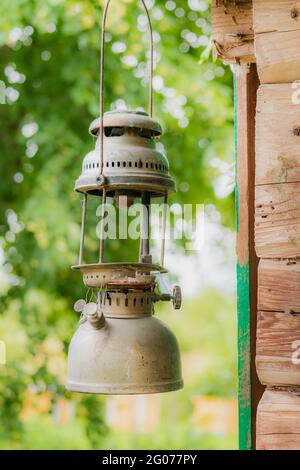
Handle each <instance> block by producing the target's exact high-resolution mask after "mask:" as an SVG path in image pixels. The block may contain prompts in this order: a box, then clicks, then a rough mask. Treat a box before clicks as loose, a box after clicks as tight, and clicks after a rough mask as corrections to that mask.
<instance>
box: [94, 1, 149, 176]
mask: <svg viewBox="0 0 300 470" xmlns="http://www.w3.org/2000/svg"><path fill="white" fill-rule="evenodd" d="M140 1H141V3H142V5H143V7H144V9H145V13H146V16H147V20H148V27H149V36H150V61H149V115H150V116H151V117H152V114H153V64H154V42H153V29H152V24H151V18H150V14H149V10H148V8H147V5H146V3H145V0H140ZM110 3H111V0H107V2H106V5H105V8H104V12H103V17H102V31H101V50H100V129H99V134H100V166H99V168H100V176H102V174H103V140H104V128H103V116H104V66H105V33H106V20H107V14H108V9H109V6H110ZM99 181H102V183H104V179H103V178H100V180H99Z"/></svg>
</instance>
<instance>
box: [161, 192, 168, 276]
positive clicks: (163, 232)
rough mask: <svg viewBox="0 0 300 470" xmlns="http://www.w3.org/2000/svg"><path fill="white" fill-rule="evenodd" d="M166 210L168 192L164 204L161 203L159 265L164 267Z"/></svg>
mask: <svg viewBox="0 0 300 470" xmlns="http://www.w3.org/2000/svg"><path fill="white" fill-rule="evenodd" d="M167 210H168V193H165V195H164V205H163V220H162V238H161V252H160V265H161V266H162V267H164V264H165V249H166V227H167Z"/></svg>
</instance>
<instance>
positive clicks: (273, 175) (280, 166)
mask: <svg viewBox="0 0 300 470" xmlns="http://www.w3.org/2000/svg"><path fill="white" fill-rule="evenodd" d="M299 90H300V88H299ZM298 95H299V97H298ZM298 98H299V104H297V103H298ZM255 141H256V143H255V146H256V175H255V184H256V185H259V184H269V183H286V182H295V181H300V151H299V146H300V94H299V92H298V91H297V89H295V88H292V84H278V85H262V86H260V87H259V90H258V93H257V110H256V130H255Z"/></svg>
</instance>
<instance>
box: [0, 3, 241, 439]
mask: <svg viewBox="0 0 300 470" xmlns="http://www.w3.org/2000/svg"><path fill="white" fill-rule="evenodd" d="M103 3H104V2H103V1H99V2H98V1H96V0H81V1H79V0H45V1H43V2H41V1H39V0H14V1H13V2H12V1H9V0H2V1H1V3H0V80H3V81H4V82H5V84H6V86H7V104H6V105H0V123H1V125H0V155H1V159H0V174H1V186H0V195H1V197H0V240H1V247H2V250H3V252H4V253H5V258H4V262H3V270H4V272H5V273H6V279H7V280H8V284H7V289H6V291H4V287H3V288H2V291H3V295H2V297H1V298H0V301H1V316H0V338H1V339H4V340H5V341H6V343H7V345H8V352H7V358H8V364H7V367H5V368H3V367H1V369H0V373H1V393H0V410H1V411H0V413H1V425H0V426H1V429H0V435H5V436H6V438H8V437H9V438H11V439H14V440H17V439H18V436H20V435H21V433H22V419H21V417H20V410H21V404H22V402H23V400H24V394H26V390H27V389H28V387H29V386H32V385H33V384H34V385H35V386H36V387H38V388H39V390H44V389H47V388H49V387H50V388H51V387H52V389H53V390H55V391H56V393H57V394H58V395H59V394H60V393H61V394H64V395H65V390H64V374H65V370H64V366H65V358H66V351H67V345H68V342H69V340H70V337H71V334H72V331H73V330H74V329H75V327H76V322H77V318H76V316H75V315H74V313H73V312H72V308H71V307H72V303H73V301H74V300H75V299H76V298H78V297H79V296H81V295H82V293H83V288H82V285H81V281H80V278H79V276H78V275H77V274H76V273H74V272H72V271H71V270H70V269H69V266H70V265H71V264H74V262H75V260H76V253H77V248H78V242H79V223H80V201H79V198H78V195H76V194H73V183H74V180H75V179H76V178H77V176H78V175H79V173H80V170H81V161H82V158H83V156H84V155H85V153H87V152H88V151H89V150H91V148H92V146H93V142H92V140H91V138H90V137H89V136H88V133H87V129H88V126H89V124H90V122H91V121H92V119H94V118H95V117H96V116H97V115H98V103H99V44H100V22H101V11H102V7H103ZM147 4H148V6H149V8H150V14H151V16H152V19H153V28H154V32H155V34H154V38H155V70H154V89H155V96H154V116H155V117H156V118H157V119H158V120H159V121H160V122H162V123H163V126H164V129H165V134H164V136H163V139H162V142H163V145H164V146H165V148H166V149H167V152H168V155H169V160H170V165H171V168H172V173H173V174H174V176H175V178H176V181H177V184H178V187H179V189H180V188H181V187H182V188H183V187H184V191H181V190H179V192H178V193H177V194H176V196H174V200H176V201H178V202H188V203H191V202H193V203H206V204H214V205H215V206H216V208H217V209H218V210H219V211H220V212H221V214H222V218H223V223H224V224H226V225H229V226H231V225H232V224H233V217H232V214H233V196H232V195H230V196H229V197H226V198H225V197H224V198H218V197H217V195H216V193H215V190H214V182H215V181H216V179H217V178H218V177H220V175H221V174H222V172H223V171H224V168H225V169H226V168H227V167H229V165H230V163H231V161H232V151H233V149H232V147H233V145H232V140H233V139H232V126H233V110H232V108H233V106H232V100H233V96H232V76H231V73H230V71H229V70H228V69H226V68H224V67H223V66H222V64H220V63H218V62H213V61H211V60H209V55H208V54H206V55H207V57H206V60H204V59H205V58H204V59H203V51H207V47H208V45H209V35H210V26H209V22H210V14H209V9H208V8H205V2H195V1H193V2H191V1H188V2H184V5H182V2H180V3H179V2H177V5H176V3H175V2H173V1H163V0H155V1H154V0H148V1H147ZM200 4H201V5H200ZM199 5H200V6H199ZM208 6H209V5H208ZM106 40H107V42H106V54H107V59H106V70H105V103H106V109H109V108H110V106H113V107H115V106H117V104H118V103H119V101H118V100H123V101H124V102H125V104H126V105H127V106H128V107H137V106H138V107H141V106H144V107H145V105H146V102H147V86H146V85H147V80H146V71H147V70H146V69H147V60H146V56H147V49H148V33H147V28H146V22H145V14H144V12H143V11H142V10H141V9H140V8H139V7H138V5H137V2H135V1H128V0H127V1H114V2H112V5H111V10H110V14H109V19H108V33H107V36H106ZM200 62H201V63H200ZM218 162H219V163H220V162H221V164H218ZM182 183H185V185H182ZM186 183H187V184H186ZM116 246H117V250H119V251H120V252H121V250H122V245H121V244H119V245H116ZM4 294H5V295H4ZM8 325H9V326H8ZM76 401H77V402H78V403H79V405H78V406H79V407H81V408H80V409H81V410H82V412H80V413H79V414H80V416H81V418H80V419H83V420H84V422H85V426H86V429H87V437H88V439H89V441H90V443H91V445H92V446H94V447H97V438H96V436H97V433H98V434H99V435H100V434H101V432H104V431H105V428H104V426H103V423H101V421H99V417H100V414H101V401H100V400H99V399H98V398H95V397H88V398H86V397H83V398H81V399H80V398H76ZM84 410H85V411H84Z"/></svg>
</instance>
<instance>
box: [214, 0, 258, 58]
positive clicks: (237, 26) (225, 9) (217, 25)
mask: <svg viewBox="0 0 300 470" xmlns="http://www.w3.org/2000/svg"><path fill="white" fill-rule="evenodd" d="M253 39H254V34H253V25H252V0H251V1H250V0H213V2H212V41H213V47H214V53H215V56H216V57H218V58H220V59H222V60H224V61H226V62H231V63H236V62H237V63H240V62H255V55H254V43H253Z"/></svg>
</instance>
